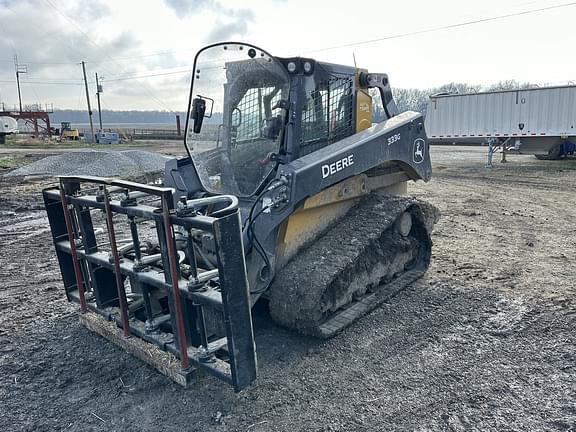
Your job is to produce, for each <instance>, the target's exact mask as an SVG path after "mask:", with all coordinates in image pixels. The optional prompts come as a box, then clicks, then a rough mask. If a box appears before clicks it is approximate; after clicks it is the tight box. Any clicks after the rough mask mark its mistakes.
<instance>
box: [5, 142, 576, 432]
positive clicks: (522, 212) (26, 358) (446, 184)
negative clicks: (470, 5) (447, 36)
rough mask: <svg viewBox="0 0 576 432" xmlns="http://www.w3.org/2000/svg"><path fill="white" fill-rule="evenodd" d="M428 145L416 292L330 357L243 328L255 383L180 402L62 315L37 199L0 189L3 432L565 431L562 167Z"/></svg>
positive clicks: (194, 392)
mask: <svg viewBox="0 0 576 432" xmlns="http://www.w3.org/2000/svg"><path fill="white" fill-rule="evenodd" d="M484 156H485V149H484V148H471V147H457V146H446V147H439V146H438V147H433V148H432V158H433V163H434V179H433V180H432V181H431V182H430V183H428V184H424V183H419V184H415V185H411V186H410V188H409V192H410V193H411V194H413V195H415V196H417V197H419V198H422V199H425V200H428V201H430V202H432V203H433V204H435V205H437V206H438V207H439V208H440V210H441V212H442V217H441V219H440V222H439V223H438V224H437V226H436V228H435V231H434V234H433V240H434V246H433V258H432V264H431V267H430V269H429V271H428V273H427V275H426V277H424V278H423V279H421V280H419V281H418V282H416V283H415V284H413V285H412V286H411V287H410V288H409V289H407V290H406V291H404V292H402V293H401V294H399V295H398V296H396V297H394V298H393V299H391V300H390V301H389V302H388V303H386V304H385V305H383V306H382V307H380V308H379V309H377V310H376V311H374V312H373V313H371V314H370V315H369V316H367V317H365V318H364V319H362V320H361V321H360V322H358V323H357V324H356V325H354V326H352V327H351V328H349V329H347V330H346V331H344V332H343V333H342V334H340V335H338V336H337V337H335V338H333V339H331V340H329V341H318V340H315V339H312V338H305V337H301V336H298V335H295V334H293V333H291V332H289V331H286V330H283V329H281V328H279V327H277V326H275V325H274V324H272V323H271V322H270V321H269V319H267V317H266V313H265V312H260V313H258V314H256V323H255V326H256V329H255V331H256V343H257V347H258V358H259V379H258V382H257V385H255V386H253V387H251V388H249V389H248V390H245V391H243V392H241V393H239V394H235V393H234V392H233V390H232V389H231V388H230V387H229V386H227V385H225V384H224V383H222V382H220V381H218V380H216V379H213V378H211V377H208V376H205V375H199V379H198V381H197V382H196V383H195V384H194V385H192V386H191V387H190V388H188V389H183V388H181V387H179V386H178V385H176V384H174V383H172V382H171V381H170V380H168V379H167V378H165V377H164V376H162V375H160V374H159V373H157V372H156V371H155V370H153V369H152V368H150V367H148V366H146V365H144V364H142V363H141V362H139V361H137V360H135V359H134V358H133V357H131V356H130V355H129V354H126V353H124V352H123V351H120V350H119V349H117V348H116V347H115V346H113V345H112V344H110V343H109V342H107V341H105V340H103V339H101V338H100V337H98V336H96V335H94V334H92V333H90V332H89V331H88V330H86V329H85V328H83V327H81V326H80V325H79V323H78V316H77V307H76V306H74V305H70V304H68V303H67V302H66V301H65V299H64V294H63V288H62V285H61V282H60V275H59V271H58V270H57V267H56V265H57V264H56V260H55V257H54V252H53V248H52V244H51V239H50V234H49V231H48V227H47V226H46V223H47V221H46V218H45V216H44V213H43V211H42V205H41V202H40V195H39V191H40V189H41V187H42V186H43V183H38V182H37V183H16V182H14V181H10V182H7V181H1V182H0V245H1V246H0V430H2V431H59V430H66V431H159V430H162V431H208V430H213V431H251V432H259V431H291V432H296V431H404V430H406V431H422V432H424V431H486V430H490V431H528V430H530V431H540V430H542V431H576V345H575V343H576V283H575V281H576V266H575V265H574V259H575V258H576V218H575V217H574V212H575V205H576V188H575V184H576V160H570V161H538V160H536V159H535V158H534V157H532V156H510V157H509V163H507V164H500V163H495V165H494V168H492V169H490V170H488V169H485V168H484V163H483V159H484Z"/></svg>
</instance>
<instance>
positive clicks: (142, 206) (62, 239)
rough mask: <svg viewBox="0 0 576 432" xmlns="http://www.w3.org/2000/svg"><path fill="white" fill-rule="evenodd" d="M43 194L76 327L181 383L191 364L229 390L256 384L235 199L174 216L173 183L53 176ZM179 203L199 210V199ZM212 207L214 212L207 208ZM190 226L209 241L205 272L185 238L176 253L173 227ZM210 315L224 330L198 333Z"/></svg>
mask: <svg viewBox="0 0 576 432" xmlns="http://www.w3.org/2000/svg"><path fill="white" fill-rule="evenodd" d="M43 197H44V203H45V206H46V211H47V214H48V219H49V222H50V228H51V231H52V237H53V240H54V245H55V249H56V254H57V257H58V262H59V266H60V271H61V273H62V278H63V281H64V287H65V292H66V296H67V298H68V300H69V301H73V302H78V303H79V304H80V312H81V322H82V323H83V324H84V325H85V326H87V327H88V328H90V329H91V330H93V331H96V332H97V333H99V334H100V335H102V336H104V337H106V338H108V339H109V340H111V341H113V342H115V343H116V344H118V345H120V346H121V347H123V348H124V349H126V350H127V351H129V352H131V353H132V354H134V355H135V356H137V357H139V358H141V359H142V360H145V361H146V362H148V363H149V364H151V365H153V366H154V367H156V369H158V370H159V371H161V372H163V373H165V374H167V375H169V376H170V377H171V378H172V379H174V380H175V381H176V382H178V383H180V384H183V385H187V384H189V383H190V382H192V380H193V376H194V373H195V371H196V370H198V369H202V370H205V371H207V372H208V373H209V374H211V375H213V376H215V377H217V378H219V379H222V380H223V381H225V382H227V383H229V384H231V385H232V386H233V387H234V389H235V390H236V391H240V390H242V389H244V388H246V387H247V386H249V385H250V384H251V383H253V382H254V381H255V379H256V375H257V360H256V350H255V343H254V333H253V326H252V315H251V305H250V297H249V291H248V281H247V276H246V263H245V259H244V246H243V243H242V232H241V222H240V214H239V210H238V208H237V202H236V201H235V200H233V199H232V200H231V199H230V197H227V196H220V197H215V198H213V199H212V198H211V199H210V200H208V201H209V203H210V206H209V207H207V210H206V211H205V212H204V214H202V213H201V212H198V211H188V212H178V211H176V209H174V202H175V200H174V196H173V189H170V188H165V187H157V186H152V185H143V184H138V183H133V182H129V181H122V180H116V179H105V178H98V177H85V176H75V177H61V178H60V187H53V188H48V189H45V190H44V191H43ZM187 204H188V208H189V209H200V208H203V207H204V208H206V200H205V199H204V200H202V199H200V200H198V201H197V206H196V205H195V200H189V201H188V202H187ZM213 207H217V208H219V210H218V211H215V212H212V213H211V212H210V209H211V208H213ZM222 208H223V209H222ZM96 224H102V227H103V229H99V228H97V227H95V225H96ZM192 232H194V233H195V234H196V235H199V233H200V235H201V233H205V234H206V235H209V236H210V238H211V239H213V243H214V252H215V256H216V262H215V263H214V266H213V267H214V268H211V269H206V268H200V267H197V257H196V254H197V250H196V249H195V248H194V247H193V244H192V241H191V240H189V241H188V242H187V245H186V246H184V247H180V248H179V249H184V251H183V250H178V248H177V247H176V245H177V241H179V242H181V243H182V238H183V235H182V233H187V236H186V235H184V238H186V239H191V236H192V234H191V233H192ZM122 236H126V237H127V238H126V239H123V238H121V237H122ZM185 260H186V262H187V264H186V263H184V261H185ZM214 317H216V319H221V321H222V322H221V323H219V326H218V328H221V329H223V331H222V332H223V334H219V335H215V334H213V333H209V332H208V331H207V326H206V320H207V319H208V318H210V319H212V320H214ZM176 359H179V362H178V361H177V360H176ZM178 363H179V364H178Z"/></svg>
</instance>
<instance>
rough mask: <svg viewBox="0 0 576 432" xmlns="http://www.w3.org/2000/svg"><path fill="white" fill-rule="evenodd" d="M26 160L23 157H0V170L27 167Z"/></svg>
mask: <svg viewBox="0 0 576 432" xmlns="http://www.w3.org/2000/svg"><path fill="white" fill-rule="evenodd" d="M26 163H27V162H26V160H25V159H24V158H23V157H22V156H2V157H0V169H12V168H18V167H21V166H22V165H26Z"/></svg>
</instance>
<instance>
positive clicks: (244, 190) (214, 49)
mask: <svg viewBox="0 0 576 432" xmlns="http://www.w3.org/2000/svg"><path fill="white" fill-rule="evenodd" d="M288 90H289V79H288V74H287V73H286V71H285V70H284V68H283V66H282V64H281V63H279V62H278V61H277V60H275V59H274V58H273V57H271V56H270V55H268V54H267V53H266V52H264V51H262V50H260V49H258V48H255V47H252V46H250V45H246V44H237V43H227V44H219V45H215V46H211V47H207V48H205V49H203V50H202V51H200V52H199V53H198V55H197V56H196V61H195V68H194V77H193V80H192V89H191V94H190V96H191V101H192V99H194V98H199V99H204V101H205V104H206V111H205V114H204V122H203V125H202V129H201V131H200V133H194V128H193V120H192V119H191V112H189V113H188V121H187V130H186V141H185V143H186V147H187V148H188V151H189V152H190V155H191V157H192V159H193V161H194V165H195V166H196V170H197V172H198V175H199V177H200V180H201V181H202V184H203V185H204V187H205V189H206V190H207V191H209V192H212V193H216V194H233V195H237V196H249V195H252V194H253V193H254V192H256V190H257V189H258V187H259V186H260V185H261V184H262V182H263V181H264V180H265V179H266V178H267V177H268V175H269V174H270V172H271V171H272V170H273V169H274V162H273V161H272V160H271V158H270V154H272V153H278V151H279V149H280V139H281V137H282V133H281V130H282V128H283V125H284V115H285V112H284V109H282V108H280V107H279V106H278V104H279V102H280V101H282V100H287V99H288Z"/></svg>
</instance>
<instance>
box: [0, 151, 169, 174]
mask: <svg viewBox="0 0 576 432" xmlns="http://www.w3.org/2000/svg"><path fill="white" fill-rule="evenodd" d="M166 160H167V157H165V156H162V155H160V154H157V153H152V152H147V151H142V150H124V151H111V152H103V151H75V152H68V153H63V154H59V155H56V156H48V157H46V158H43V159H40V160H38V161H36V162H33V163H31V164H29V165H25V166H23V167H21V168H18V169H15V170H13V171H11V172H9V173H7V174H5V176H6V177H25V176H36V177H48V176H61V175H92V176H100V177H114V176H123V177H135V176H140V175H142V174H145V173H151V172H157V171H163V170H164V165H165V163H166Z"/></svg>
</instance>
